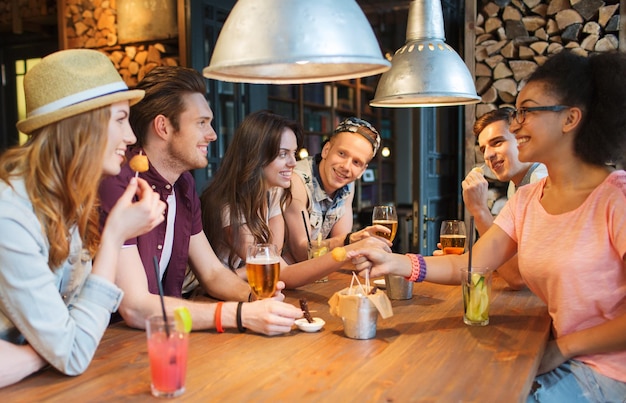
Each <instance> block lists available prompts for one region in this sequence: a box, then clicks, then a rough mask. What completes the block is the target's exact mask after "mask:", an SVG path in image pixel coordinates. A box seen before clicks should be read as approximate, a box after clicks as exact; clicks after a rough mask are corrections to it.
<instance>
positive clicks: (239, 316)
mask: <svg viewBox="0 0 626 403" xmlns="http://www.w3.org/2000/svg"><path fill="white" fill-rule="evenodd" d="M242 305H243V302H242V301H239V302H238V303H237V330H239V333H244V332H245V331H246V330H247V329H246V328H245V327H243V323H242V321H241V307H242Z"/></svg>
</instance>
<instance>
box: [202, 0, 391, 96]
mask: <svg viewBox="0 0 626 403" xmlns="http://www.w3.org/2000/svg"><path fill="white" fill-rule="evenodd" d="M390 66H391V63H389V61H388V60H386V59H385V58H384V57H383V55H382V52H381V50H380V46H379V45H378V41H377V40H376V36H375V35H374V32H373V31H372V27H371V26H370V24H369V22H368V20H367V18H366V17H365V15H364V14H363V11H362V10H361V8H360V7H359V6H358V5H357V4H356V2H355V1H354V0H239V1H238V2H237V3H236V4H235V6H234V7H233V9H232V11H231V12H230V14H229V15H228V18H227V19H226V22H225V23H224V27H223V28H222V31H221V32H220V35H219V37H218V39H217V43H216V44H215V49H214V51H213V55H212V57H211V62H210V63H209V66H208V67H205V68H204V70H203V74H204V76H205V77H208V78H214V79H217V80H221V81H230V82H246V83H260V84H295V83H312V82H323V81H335V80H342V79H349V78H357V77H364V76H369V75H374V74H379V73H382V72H384V71H386V70H389V67H390Z"/></svg>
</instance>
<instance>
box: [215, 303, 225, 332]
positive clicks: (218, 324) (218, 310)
mask: <svg viewBox="0 0 626 403" xmlns="http://www.w3.org/2000/svg"><path fill="white" fill-rule="evenodd" d="M222 305H224V302H222V301H220V302H218V303H217V307H215V330H217V332H218V333H224V328H223V327H222Z"/></svg>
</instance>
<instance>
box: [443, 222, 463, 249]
mask: <svg viewBox="0 0 626 403" xmlns="http://www.w3.org/2000/svg"><path fill="white" fill-rule="evenodd" d="M465 239H466V235H465V223H464V222H463V221H460V220H445V221H443V222H442V223H441V232H440V233H439V242H441V249H442V250H443V253H444V254H446V255H448V254H454V255H462V254H463V252H464V251H465Z"/></svg>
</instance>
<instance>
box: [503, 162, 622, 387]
mask: <svg viewBox="0 0 626 403" xmlns="http://www.w3.org/2000/svg"><path fill="white" fill-rule="evenodd" d="M545 183H546V179H545V178H544V179H542V180H540V181H539V182H537V183H534V184H530V185H526V186H524V187H522V188H520V189H518V191H517V193H515V196H514V197H513V198H512V199H511V200H509V202H508V203H507V205H506V206H505V207H504V208H503V209H502V211H501V212H500V214H499V215H498V217H497V218H496V220H495V224H496V225H498V226H499V227H500V228H502V229H503V230H504V231H505V232H506V233H507V234H508V235H509V236H510V237H511V238H512V239H513V240H514V241H515V242H517V244H518V258H519V269H520V273H521V275H522V277H523V278H524V281H526V284H527V285H528V287H529V288H530V289H531V290H532V291H533V292H534V293H535V294H536V295H537V296H538V297H539V298H541V299H542V300H543V301H545V302H546V304H547V305H548V310H549V312H550V316H551V317H552V326H553V329H554V334H555V335H556V336H557V337H558V336H562V335H566V334H569V333H573V332H576V331H579V330H582V329H586V328H589V327H592V326H596V325H599V324H602V323H604V322H606V321H608V320H611V319H613V318H615V317H618V316H620V315H624V314H626V268H625V267H624V256H626V172H624V171H615V172H613V173H611V174H610V175H609V176H608V177H607V178H606V179H605V180H604V182H602V184H600V185H599V186H598V187H597V188H596V189H595V190H594V191H593V192H592V193H591V194H590V195H589V197H587V200H585V202H584V203H583V204H582V205H580V206H579V207H578V208H577V209H575V210H573V211H569V212H567V213H564V214H558V215H551V214H548V213H547V212H546V211H545V210H544V208H543V206H542V205H541V203H540V199H541V195H542V194H543V188H544V186H545ZM575 359H577V360H580V361H583V362H585V363H586V364H588V365H590V366H592V367H594V368H595V369H596V370H597V371H598V372H600V373H602V374H604V375H606V376H608V377H610V378H613V379H617V380H620V381H622V382H626V351H620V352H613V353H607V354H594V355H586V356H579V357H575Z"/></svg>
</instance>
